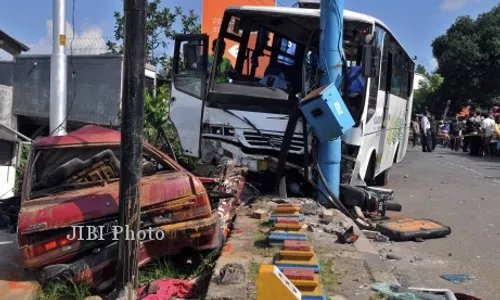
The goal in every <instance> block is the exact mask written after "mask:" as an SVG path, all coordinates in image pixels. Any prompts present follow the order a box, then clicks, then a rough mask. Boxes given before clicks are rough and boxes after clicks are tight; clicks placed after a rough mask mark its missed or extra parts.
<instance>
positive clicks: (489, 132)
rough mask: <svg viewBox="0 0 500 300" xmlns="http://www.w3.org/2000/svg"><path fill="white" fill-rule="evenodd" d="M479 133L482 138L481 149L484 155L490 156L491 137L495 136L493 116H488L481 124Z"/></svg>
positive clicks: (491, 150)
mask: <svg viewBox="0 0 500 300" xmlns="http://www.w3.org/2000/svg"><path fill="white" fill-rule="evenodd" d="M481 132H482V134H483V136H484V139H483V141H484V142H483V147H484V152H485V154H486V155H492V153H493V148H492V145H493V144H492V143H491V140H492V139H493V135H494V134H495V120H494V119H493V115H492V114H489V115H487V116H486V118H485V119H484V120H483V122H482V123H481Z"/></svg>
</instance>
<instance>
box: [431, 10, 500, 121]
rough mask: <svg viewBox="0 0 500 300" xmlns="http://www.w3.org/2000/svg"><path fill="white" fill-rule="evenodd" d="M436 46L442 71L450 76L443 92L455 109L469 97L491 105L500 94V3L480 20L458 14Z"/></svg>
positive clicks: (434, 52) (433, 46) (485, 104)
mask: <svg viewBox="0 0 500 300" xmlns="http://www.w3.org/2000/svg"><path fill="white" fill-rule="evenodd" d="M432 48H433V54H434V57H436V59H437V61H438V63H439V69H438V73H440V74H441V75H443V76H444V77H445V78H446V81H445V82H444V83H443V86H442V89H441V91H440V92H441V95H442V96H443V97H444V98H446V99H451V100H452V110H456V111H458V110H460V109H461V108H462V107H463V106H465V105H466V104H467V102H468V100H469V99H470V100H472V102H473V103H477V104H478V105H480V106H486V107H487V106H490V105H492V104H493V101H494V99H496V98H498V97H499V96H500V85H499V84H498V74H500V5H498V6H495V7H494V8H493V9H492V10H491V11H489V12H487V13H484V14H481V15H479V16H478V18H477V19H476V20H474V19H473V18H471V17H469V16H463V17H459V18H457V20H456V21H455V23H454V24H453V25H452V26H451V27H450V28H449V29H448V30H447V31H446V33H445V34H444V35H442V36H439V37H438V38H436V39H435V40H434V41H433V43H432Z"/></svg>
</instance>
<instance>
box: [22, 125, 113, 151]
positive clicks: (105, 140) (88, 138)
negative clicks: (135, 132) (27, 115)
mask: <svg viewBox="0 0 500 300" xmlns="http://www.w3.org/2000/svg"><path fill="white" fill-rule="evenodd" d="M120 140H121V133H120V132H119V131H116V130H113V129H109V128H106V127H102V126H97V125H87V126H84V127H82V128H80V129H78V130H75V131H72V132H70V133H68V134H67V135H63V136H49V137H43V138H39V139H36V140H35V141H34V142H33V144H32V145H33V146H34V147H47V146H65V145H97V144H119V143H120Z"/></svg>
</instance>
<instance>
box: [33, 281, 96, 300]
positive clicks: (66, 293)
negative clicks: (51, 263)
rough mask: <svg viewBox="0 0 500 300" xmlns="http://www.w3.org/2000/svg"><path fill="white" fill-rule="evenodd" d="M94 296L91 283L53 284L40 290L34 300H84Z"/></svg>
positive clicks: (66, 282) (67, 282)
mask: <svg viewBox="0 0 500 300" xmlns="http://www.w3.org/2000/svg"><path fill="white" fill-rule="evenodd" d="M88 296H92V289H91V286H90V284H89V283H85V282H76V283H75V282H73V281H65V282H62V281H60V282H51V283H49V284H47V285H46V286H45V287H44V288H43V289H42V288H40V289H39V290H38V291H37V293H36V294H35V297H34V298H33V299H34V300H67V299H72V300H83V299H85V298H86V297H88Z"/></svg>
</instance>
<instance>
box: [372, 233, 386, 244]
mask: <svg viewBox="0 0 500 300" xmlns="http://www.w3.org/2000/svg"><path fill="white" fill-rule="evenodd" d="M375 240H376V241H377V242H379V243H387V242H389V238H388V237H387V236H385V235H383V234H379V235H377V237H376V238H375Z"/></svg>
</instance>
